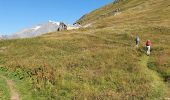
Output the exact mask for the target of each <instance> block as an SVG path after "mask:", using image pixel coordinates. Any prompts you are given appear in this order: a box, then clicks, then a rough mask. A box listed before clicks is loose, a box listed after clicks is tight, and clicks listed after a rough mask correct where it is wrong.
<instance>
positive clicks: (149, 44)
mask: <svg viewBox="0 0 170 100" xmlns="http://www.w3.org/2000/svg"><path fill="white" fill-rule="evenodd" d="M151 45H152V43H151V41H150V40H147V42H146V48H147V52H146V54H147V55H150V52H151Z"/></svg>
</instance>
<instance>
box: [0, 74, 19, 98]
mask: <svg viewBox="0 0 170 100" xmlns="http://www.w3.org/2000/svg"><path fill="white" fill-rule="evenodd" d="M0 77H2V78H4V79H5V80H6V82H7V85H8V87H9V90H10V95H11V97H10V100H21V98H20V97H19V93H18V92H17V91H16V89H15V83H14V82H13V81H12V80H10V79H8V78H6V77H4V76H0Z"/></svg>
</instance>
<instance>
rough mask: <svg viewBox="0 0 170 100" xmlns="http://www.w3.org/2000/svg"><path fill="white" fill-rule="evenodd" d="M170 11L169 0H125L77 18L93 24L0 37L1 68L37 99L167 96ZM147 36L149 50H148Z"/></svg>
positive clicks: (158, 98) (149, 98)
mask: <svg viewBox="0 0 170 100" xmlns="http://www.w3.org/2000/svg"><path fill="white" fill-rule="evenodd" d="M116 9H118V11H119V13H117V14H116V15H115V14H112V12H113V11H114V12H115V10H116ZM169 11H170V2H169V1H168V0H147V1H146V0H124V1H121V2H119V3H114V4H113V3H111V4H108V5H106V6H105V7H102V8H100V9H97V10H95V11H93V12H92V13H89V14H87V15H86V16H85V17H84V18H82V19H81V20H79V21H78V22H79V23H81V24H82V25H85V24H89V23H92V27H91V28H86V29H79V30H72V31H63V32H54V33H49V34H46V35H43V36H41V37H37V38H31V39H17V40H4V41H0V64H1V66H3V67H1V68H0V69H2V71H4V72H3V73H4V74H3V75H6V76H8V77H11V78H13V79H15V80H16V82H17V83H18V84H19V83H21V84H23V86H22V87H23V88H18V90H19V91H20V92H21V96H22V97H23V98H24V97H26V96H25V95H28V94H27V93H29V94H31V96H32V97H31V98H32V99H34V100H46V99H50V100H51V99H54V100H56V99H57V100H58V99H59V100H68V99H78V100H82V99H87V100H95V99H101V100H103V99H113V100H114V99H116V100H122V99H125V100H133V99H134V100H143V99H144V100H161V99H165V98H168V97H170V95H169V94H170V93H168V92H169V91H170V86H169V82H170V79H169V78H170V62H169V60H170V58H169V56H168V55H169V54H170V46H169V45H170V41H169V38H170V34H169V33H170V23H169V21H170V13H168V12H169ZM137 34H138V35H139V36H140V37H141V44H140V47H139V48H136V47H135V42H134V39H135V37H136V35H137ZM147 39H150V40H151V41H152V42H153V47H152V52H151V56H146V55H145V48H144V44H145V42H146V40H147ZM25 84H27V85H25ZM24 86H25V87H24ZM18 87H20V86H19V85H18ZM29 96H30V95H29ZM27 99H28V98H24V100H27Z"/></svg>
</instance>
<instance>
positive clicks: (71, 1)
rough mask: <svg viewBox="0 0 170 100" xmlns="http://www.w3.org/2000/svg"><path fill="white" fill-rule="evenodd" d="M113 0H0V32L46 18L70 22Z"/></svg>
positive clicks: (6, 31) (36, 22)
mask: <svg viewBox="0 0 170 100" xmlns="http://www.w3.org/2000/svg"><path fill="white" fill-rule="evenodd" d="M112 1H113V0H0V34H3V35H4V34H11V33H15V32H17V31H19V30H21V29H23V28H27V27H30V26H32V25H36V24H40V23H45V22H47V21H48V20H53V21H63V22H65V23H69V24H72V23H73V22H75V21H76V20H77V19H79V18H80V17H81V16H82V15H84V14H86V13H88V12H90V11H92V10H95V9H97V8H99V7H101V6H104V5H105V4H108V3H110V2H112Z"/></svg>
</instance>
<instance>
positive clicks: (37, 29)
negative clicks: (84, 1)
mask: <svg viewBox="0 0 170 100" xmlns="http://www.w3.org/2000/svg"><path fill="white" fill-rule="evenodd" d="M65 29H67V25H65V24H64V23H63V22H55V21H51V20H49V21H48V22H47V23H43V24H38V25H35V26H33V27H30V28H25V29H23V30H21V31H18V32H16V33H14V34H12V35H9V36H1V37H0V38H2V39H17V38H31V37H36V36H40V35H43V34H46V33H50V32H55V31H60V30H65Z"/></svg>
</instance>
